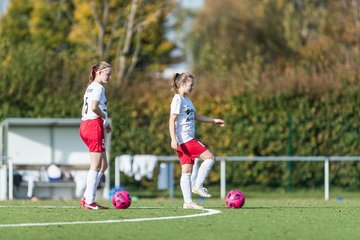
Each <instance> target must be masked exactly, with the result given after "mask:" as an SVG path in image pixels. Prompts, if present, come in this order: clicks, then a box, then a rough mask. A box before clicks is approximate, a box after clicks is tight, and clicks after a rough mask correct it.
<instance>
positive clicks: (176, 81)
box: [171, 72, 194, 93]
mask: <svg viewBox="0 0 360 240" xmlns="http://www.w3.org/2000/svg"><path fill="white" fill-rule="evenodd" d="M187 81H194V76H193V75H192V74H191V73H188V72H183V73H175V74H174V76H173V78H172V79H171V90H172V91H173V92H174V93H178V92H179V90H178V89H179V88H180V86H181V84H182V83H185V82H187Z"/></svg>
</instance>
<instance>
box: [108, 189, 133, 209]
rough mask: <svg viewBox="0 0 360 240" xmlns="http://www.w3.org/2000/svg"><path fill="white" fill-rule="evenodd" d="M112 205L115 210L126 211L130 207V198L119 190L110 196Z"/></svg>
mask: <svg viewBox="0 0 360 240" xmlns="http://www.w3.org/2000/svg"><path fill="white" fill-rule="evenodd" d="M112 205H113V206H114V208H116V209H127V208H128V207H130V205H131V196H130V194H129V193H128V192H127V191H125V190H120V191H117V192H115V193H114V195H113V196H112Z"/></svg>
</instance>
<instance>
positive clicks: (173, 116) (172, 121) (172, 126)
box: [169, 114, 178, 150]
mask: <svg viewBox="0 0 360 240" xmlns="http://www.w3.org/2000/svg"><path fill="white" fill-rule="evenodd" d="M177 116H178V115H177V114H170V118H169V132H170V137H171V148H172V149H174V150H176V149H177V148H178V143H177V141H176V134H175V121H176V118H177Z"/></svg>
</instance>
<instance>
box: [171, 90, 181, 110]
mask: <svg viewBox="0 0 360 240" xmlns="http://www.w3.org/2000/svg"><path fill="white" fill-rule="evenodd" d="M180 107H181V98H180V96H179V95H175V96H174V98H173V100H172V102H171V110H170V113H171V114H180Z"/></svg>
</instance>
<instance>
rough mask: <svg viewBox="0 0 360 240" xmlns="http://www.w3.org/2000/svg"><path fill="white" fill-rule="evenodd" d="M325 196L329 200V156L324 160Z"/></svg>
mask: <svg viewBox="0 0 360 240" xmlns="http://www.w3.org/2000/svg"><path fill="white" fill-rule="evenodd" d="M324 191H325V193H324V198H325V201H328V200H329V157H326V158H325V161H324Z"/></svg>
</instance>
